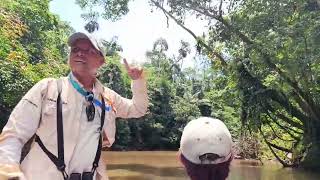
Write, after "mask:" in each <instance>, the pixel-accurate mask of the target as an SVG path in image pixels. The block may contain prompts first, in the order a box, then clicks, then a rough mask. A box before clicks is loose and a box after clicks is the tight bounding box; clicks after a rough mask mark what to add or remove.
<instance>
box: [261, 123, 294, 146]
mask: <svg viewBox="0 0 320 180" xmlns="http://www.w3.org/2000/svg"><path fill="white" fill-rule="evenodd" d="M267 124H268V126H269V127H270V128H271V130H272V132H273V134H274V135H275V136H276V137H277V138H278V139H280V140H282V141H295V139H283V138H282V137H280V136H279V135H278V134H277V133H276V131H275V130H274V128H273V127H272V125H271V124H270V122H268V123H267Z"/></svg>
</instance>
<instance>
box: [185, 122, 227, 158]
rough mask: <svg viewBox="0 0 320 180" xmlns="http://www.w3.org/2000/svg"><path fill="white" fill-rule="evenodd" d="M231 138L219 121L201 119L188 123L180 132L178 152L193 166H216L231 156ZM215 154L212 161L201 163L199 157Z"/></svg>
mask: <svg viewBox="0 0 320 180" xmlns="http://www.w3.org/2000/svg"><path fill="white" fill-rule="evenodd" d="M232 144H233V143H232V138H231V134H230V132H229V130H228V128H227V127H226V125H225V124H224V123H223V122H222V121H220V120H219V119H214V118H209V117H201V118H198V119H195V120H192V121H190V122H189V123H188V124H187V125H186V126H185V128H184V130H183V132H182V137H181V141H180V150H181V153H182V154H183V155H184V157H185V158H186V159H188V160H189V161H191V162H193V163H195V164H218V163H222V162H225V161H228V160H229V159H230V157H231V156H232V153H231V151H232ZM205 154H215V155H218V156H220V158H217V159H215V160H213V161H205V162H203V161H202V160H201V159H200V156H203V155H205Z"/></svg>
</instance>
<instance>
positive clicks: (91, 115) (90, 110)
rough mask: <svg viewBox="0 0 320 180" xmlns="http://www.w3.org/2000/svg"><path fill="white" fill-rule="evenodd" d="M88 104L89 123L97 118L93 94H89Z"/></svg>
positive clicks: (87, 97) (87, 96)
mask: <svg viewBox="0 0 320 180" xmlns="http://www.w3.org/2000/svg"><path fill="white" fill-rule="evenodd" d="M85 98H86V100H87V102H88V105H87V107H86V114H87V118H88V121H89V122H90V121H93V119H94V116H95V112H96V110H95V107H94V105H93V98H94V96H93V92H87V95H86V96H85Z"/></svg>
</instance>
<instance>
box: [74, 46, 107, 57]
mask: <svg viewBox="0 0 320 180" xmlns="http://www.w3.org/2000/svg"><path fill="white" fill-rule="evenodd" d="M80 51H81V52H82V53H84V54H89V55H100V56H103V54H102V53H101V52H100V51H97V50H96V49H94V48H89V49H81V48H79V47H76V46H75V47H71V53H74V54H76V53H78V52H80Z"/></svg>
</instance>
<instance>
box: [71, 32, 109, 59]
mask: <svg viewBox="0 0 320 180" xmlns="http://www.w3.org/2000/svg"><path fill="white" fill-rule="evenodd" d="M78 39H87V40H89V41H90V42H91V44H92V45H93V47H94V48H95V49H96V50H98V51H99V52H100V53H101V55H102V56H103V57H104V56H105V52H104V50H103V48H102V47H103V46H102V44H101V43H100V42H99V41H97V39H96V38H94V37H93V36H92V35H89V34H86V33H83V32H76V33H73V34H72V35H71V36H69V39H68V45H69V46H70V47H71V46H72V45H73V44H74V43H75V42H76V41H77V40H78Z"/></svg>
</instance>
